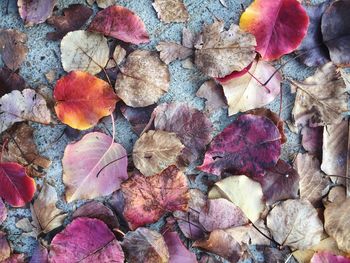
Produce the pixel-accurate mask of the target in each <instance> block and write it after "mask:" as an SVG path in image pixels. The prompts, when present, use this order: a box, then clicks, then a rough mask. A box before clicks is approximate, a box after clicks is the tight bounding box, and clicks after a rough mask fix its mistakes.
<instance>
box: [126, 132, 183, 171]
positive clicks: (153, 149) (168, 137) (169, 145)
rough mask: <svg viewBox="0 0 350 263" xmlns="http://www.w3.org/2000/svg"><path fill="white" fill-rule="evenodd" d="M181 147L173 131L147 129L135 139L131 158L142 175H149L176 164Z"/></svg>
mask: <svg viewBox="0 0 350 263" xmlns="http://www.w3.org/2000/svg"><path fill="white" fill-rule="evenodd" d="M183 149H184V146H183V145H182V143H181V141H180V140H179V139H178V138H177V136H176V134H175V133H170V132H165V131H148V132H146V133H144V134H143V135H142V136H141V137H140V138H139V139H138V140H137V141H136V143H135V145H134V149H133V153H132V158H133V161H134V164H135V166H136V168H137V169H139V170H140V172H141V173H142V174H143V175H145V176H151V175H154V174H157V173H159V172H161V171H162V170H163V169H165V168H167V167H168V166H170V165H172V164H177V162H178V157H179V156H180V154H181V151H182V150H183Z"/></svg>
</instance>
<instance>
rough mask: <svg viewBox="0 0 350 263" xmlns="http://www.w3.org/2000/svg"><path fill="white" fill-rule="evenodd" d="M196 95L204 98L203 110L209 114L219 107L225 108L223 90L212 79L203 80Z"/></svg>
mask: <svg viewBox="0 0 350 263" xmlns="http://www.w3.org/2000/svg"><path fill="white" fill-rule="evenodd" d="M196 96H198V97H200V98H204V99H205V111H206V112H207V113H208V114H209V115H211V114H213V113H214V112H215V111H217V110H219V109H221V108H227V103H226V99H225V95H224V91H223V89H222V87H220V86H219V85H218V84H217V83H216V82H215V81H214V80H208V81H206V82H204V83H203V84H202V86H200V88H199V89H198V91H197V93H196Z"/></svg>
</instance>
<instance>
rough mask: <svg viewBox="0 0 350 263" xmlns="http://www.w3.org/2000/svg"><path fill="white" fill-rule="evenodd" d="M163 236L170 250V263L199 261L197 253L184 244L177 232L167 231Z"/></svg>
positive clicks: (195, 262)
mask: <svg viewBox="0 0 350 263" xmlns="http://www.w3.org/2000/svg"><path fill="white" fill-rule="evenodd" d="M163 238H164V241H165V243H166V245H167V247H168V250H169V263H197V258H196V255H195V254H194V253H192V252H190V251H189V250H188V249H187V248H186V247H185V246H184V245H183V243H182V241H181V239H180V237H179V234H178V233H177V232H170V231H167V232H166V233H164V234H163Z"/></svg>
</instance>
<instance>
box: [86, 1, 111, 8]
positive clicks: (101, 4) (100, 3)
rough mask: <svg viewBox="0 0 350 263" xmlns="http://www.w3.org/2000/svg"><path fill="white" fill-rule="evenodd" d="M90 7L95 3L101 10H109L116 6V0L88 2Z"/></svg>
mask: <svg viewBox="0 0 350 263" xmlns="http://www.w3.org/2000/svg"><path fill="white" fill-rule="evenodd" d="M86 2H87V3H88V4H89V5H93V4H94V3H95V2H96V4H97V6H98V7H99V8H107V7H109V6H111V5H115V4H116V0H86Z"/></svg>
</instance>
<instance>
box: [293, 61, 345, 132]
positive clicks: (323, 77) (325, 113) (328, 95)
mask: <svg viewBox="0 0 350 263" xmlns="http://www.w3.org/2000/svg"><path fill="white" fill-rule="evenodd" d="M291 82H292V91H293V92H296V98H295V104H294V108H293V112H292V114H293V118H294V121H295V124H296V125H298V126H299V125H301V126H305V125H307V124H308V125H309V126H310V127H317V126H324V125H330V124H337V123H340V122H341V120H342V119H343V116H342V114H343V113H345V112H346V111H347V110H348V107H347V103H348V99H349V96H348V94H347V93H346V85H345V82H344V80H343V78H342V77H341V74H340V73H339V71H338V70H337V68H336V67H335V65H334V64H332V63H331V62H329V63H327V64H325V65H324V66H322V67H321V68H319V69H317V71H316V73H315V74H314V75H313V76H311V77H308V78H307V79H305V80H304V81H303V82H299V81H294V80H293V81H291Z"/></svg>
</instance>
